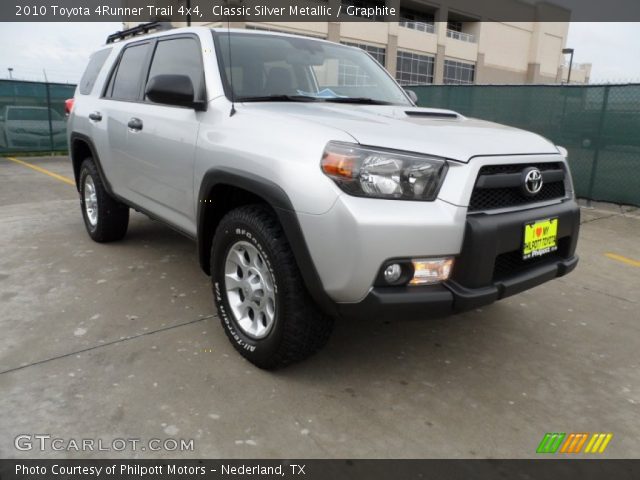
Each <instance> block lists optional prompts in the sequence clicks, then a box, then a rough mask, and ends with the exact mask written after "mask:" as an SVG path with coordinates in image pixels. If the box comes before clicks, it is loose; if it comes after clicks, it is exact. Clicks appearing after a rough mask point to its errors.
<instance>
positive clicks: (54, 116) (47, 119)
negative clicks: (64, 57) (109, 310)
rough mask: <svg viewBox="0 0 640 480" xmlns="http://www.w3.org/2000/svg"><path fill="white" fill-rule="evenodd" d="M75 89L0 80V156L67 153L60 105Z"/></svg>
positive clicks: (58, 85)
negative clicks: (30, 153) (29, 153)
mask: <svg viewBox="0 0 640 480" xmlns="http://www.w3.org/2000/svg"><path fill="white" fill-rule="evenodd" d="M75 89H76V86H75V85H68V84H59V83H40V82H25V81H17V80H0V155H3V154H10V153H15V154H19V153H21V152H22V153H24V152H64V151H66V150H67V139H66V129H67V122H66V119H65V114H64V101H65V100H66V99H67V98H71V97H73V93H74V92H75Z"/></svg>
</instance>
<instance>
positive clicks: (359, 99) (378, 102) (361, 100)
mask: <svg viewBox="0 0 640 480" xmlns="http://www.w3.org/2000/svg"><path fill="white" fill-rule="evenodd" d="M324 101H325V102H333V103H361V104H363V105H393V103H392V102H385V101H384V100H376V99H375V98H368V97H335V98H325V99H324Z"/></svg>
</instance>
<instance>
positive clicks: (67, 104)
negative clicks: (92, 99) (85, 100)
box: [64, 98, 74, 115]
mask: <svg viewBox="0 0 640 480" xmlns="http://www.w3.org/2000/svg"><path fill="white" fill-rule="evenodd" d="M73 102H74V99H73V98H67V99H66V100H65V101H64V113H66V114H67V115H69V114H70V113H71V112H72V111H73Z"/></svg>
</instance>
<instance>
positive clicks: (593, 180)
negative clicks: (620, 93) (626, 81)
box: [587, 85, 611, 207]
mask: <svg viewBox="0 0 640 480" xmlns="http://www.w3.org/2000/svg"><path fill="white" fill-rule="evenodd" d="M610 89H611V86H610V85H606V86H605V87H604V95H603V98H602V108H601V109H600V118H599V119H598V140H597V142H596V151H595V152H594V153H593V162H592V163H591V177H590V178H589V190H588V192H587V207H591V200H593V189H594V187H595V184H596V173H597V171H598V159H599V157H600V149H601V148H602V137H603V130H604V118H605V115H606V113H607V104H608V103H609V90H610Z"/></svg>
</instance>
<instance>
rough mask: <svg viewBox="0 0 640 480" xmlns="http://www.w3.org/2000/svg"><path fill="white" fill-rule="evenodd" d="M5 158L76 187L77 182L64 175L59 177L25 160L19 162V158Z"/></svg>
mask: <svg viewBox="0 0 640 480" xmlns="http://www.w3.org/2000/svg"><path fill="white" fill-rule="evenodd" d="M4 158H6V159H7V160H11V161H12V162H15V163H19V164H20V165H24V166H25V167H28V168H31V169H33V170H35V171H36V172H40V173H44V174H45V175H49V176H50V177H53V178H55V179H56V180H60V181H61V182H64V183H68V184H69V185H73V186H74V187H75V186H76V182H74V181H73V180H72V179H70V178H69V177H65V176H64V175H58V174H57V173H53V172H51V171H49V170H47V169H46V168H42V167H39V166H37V165H34V164H33V163H28V162H25V161H23V160H18V159H17V158H13V157H4Z"/></svg>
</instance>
